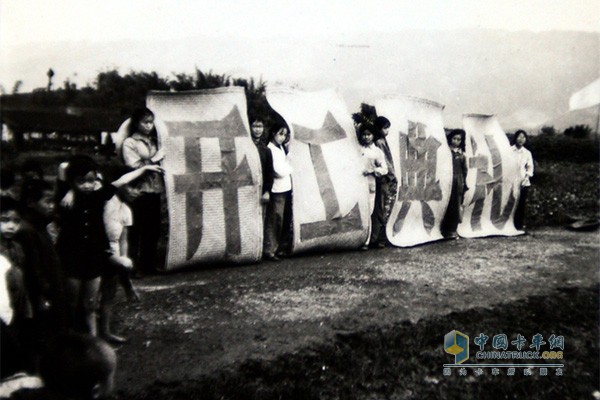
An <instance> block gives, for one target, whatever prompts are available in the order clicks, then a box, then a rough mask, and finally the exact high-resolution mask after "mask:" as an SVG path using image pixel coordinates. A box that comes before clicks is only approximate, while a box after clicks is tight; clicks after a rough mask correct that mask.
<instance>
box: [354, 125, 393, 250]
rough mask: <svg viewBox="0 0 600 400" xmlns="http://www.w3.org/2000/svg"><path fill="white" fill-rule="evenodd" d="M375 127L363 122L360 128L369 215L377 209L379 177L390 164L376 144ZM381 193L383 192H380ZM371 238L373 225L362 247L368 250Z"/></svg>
mask: <svg viewBox="0 0 600 400" xmlns="http://www.w3.org/2000/svg"><path fill="white" fill-rule="evenodd" d="M373 132H374V127H371V126H369V125H368V124H364V123H363V124H362V125H361V127H360V130H359V133H360V135H359V139H360V151H361V156H362V161H363V175H364V176H366V177H367V181H368V183H369V215H371V214H372V213H373V210H374V209H375V196H376V195H377V179H380V178H381V177H382V176H384V175H387V173H388V166H387V161H386V159H385V154H384V153H383V151H381V149H380V148H379V147H377V146H376V145H375V142H374V140H375V136H374V134H373ZM380 195H381V194H380ZM370 238H371V226H369V236H368V237H367V242H366V243H365V245H364V246H363V247H362V248H361V249H362V250H367V249H368V246H369V242H370Z"/></svg>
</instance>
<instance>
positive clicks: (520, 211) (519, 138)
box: [512, 129, 533, 229]
mask: <svg viewBox="0 0 600 400" xmlns="http://www.w3.org/2000/svg"><path fill="white" fill-rule="evenodd" d="M528 142H529V138H528V136H527V132H525V131H524V130H521V129H520V130H518V131H516V132H515V136H514V138H513V146H512V149H513V151H514V154H515V156H516V158H517V163H518V165H519V175H520V177H521V195H520V196H519V202H518V203H517V209H516V211H515V228H517V229H525V203H526V201H527V194H528V193H529V188H530V187H531V178H532V177H533V156H532V155H531V152H530V151H529V150H527V149H526V148H525V145H527V144H528Z"/></svg>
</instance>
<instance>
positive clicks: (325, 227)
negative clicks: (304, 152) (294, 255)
mask: <svg viewBox="0 0 600 400" xmlns="http://www.w3.org/2000/svg"><path fill="white" fill-rule="evenodd" d="M293 127H294V132H295V134H294V138H295V139H296V140H298V141H299V142H302V143H306V144H307V145H308V148H309V151H310V157H311V160H312V164H313V167H314V171H315V176H316V178H317V184H318V186H319V192H320V193H321V199H322V200H323V204H324V205H325V220H324V221H317V222H310V223H305V224H302V225H301V226H300V240H302V241H304V240H309V239H314V238H317V237H323V236H330V235H333V234H336V233H344V232H349V231H354V230H360V229H361V228H362V222H361V219H360V210H359V209H358V203H356V204H355V206H354V207H352V209H351V210H350V212H349V213H348V215H345V216H342V215H341V212H340V204H339V201H338V197H337V195H336V193H335V188H334V186H333V182H332V181H331V175H330V173H329V170H328V169H327V163H326V162H325V157H324V156H323V150H322V145H324V144H326V143H331V142H335V141H338V140H342V139H345V138H346V132H344V130H343V129H342V127H341V126H340V125H339V124H338V123H337V121H336V120H335V118H334V117H333V115H332V114H331V112H327V115H326V117H325V120H324V121H323V126H322V127H321V128H319V129H309V128H306V127H304V126H301V125H295V124H294V125H293Z"/></svg>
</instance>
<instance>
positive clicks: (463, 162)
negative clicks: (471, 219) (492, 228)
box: [441, 129, 467, 239]
mask: <svg viewBox="0 0 600 400" xmlns="http://www.w3.org/2000/svg"><path fill="white" fill-rule="evenodd" d="M446 139H447V140H448V145H449V146H450V151H451V152H452V190H451V192H450V201H449V202H448V208H447V209H446V215H445V216H444V219H443V221H442V225H441V231H442V235H443V236H444V237H445V238H448V239H458V235H457V234H456V228H457V227H458V224H459V223H460V221H461V219H462V204H463V200H464V196H465V192H466V191H467V185H466V180H467V159H466V157H465V131H464V130H462V129H454V130H453V131H451V132H450V133H449V134H448V135H447V137H446Z"/></svg>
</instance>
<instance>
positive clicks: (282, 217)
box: [263, 127, 292, 261]
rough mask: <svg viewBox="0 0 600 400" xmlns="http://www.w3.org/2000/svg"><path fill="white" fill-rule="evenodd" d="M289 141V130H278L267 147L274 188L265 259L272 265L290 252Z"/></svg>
mask: <svg viewBox="0 0 600 400" xmlns="http://www.w3.org/2000/svg"><path fill="white" fill-rule="evenodd" d="M288 139H289V130H288V128H286V127H278V128H276V129H274V130H273V131H272V132H271V140H270V141H269V145H268V148H269V150H271V155H272V158H273V186H272V188H271V196H270V200H269V205H268V207H267V216H266V220H265V224H266V228H265V233H266V235H265V242H264V249H263V256H264V258H265V259H267V260H270V261H277V260H279V257H280V256H282V255H284V254H287V253H289V251H290V248H289V247H290V237H289V230H290V229H289V225H290V222H291V200H292V166H291V165H290V163H289V161H288V159H287V151H286V149H285V147H284V143H286V142H287V141H288Z"/></svg>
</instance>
